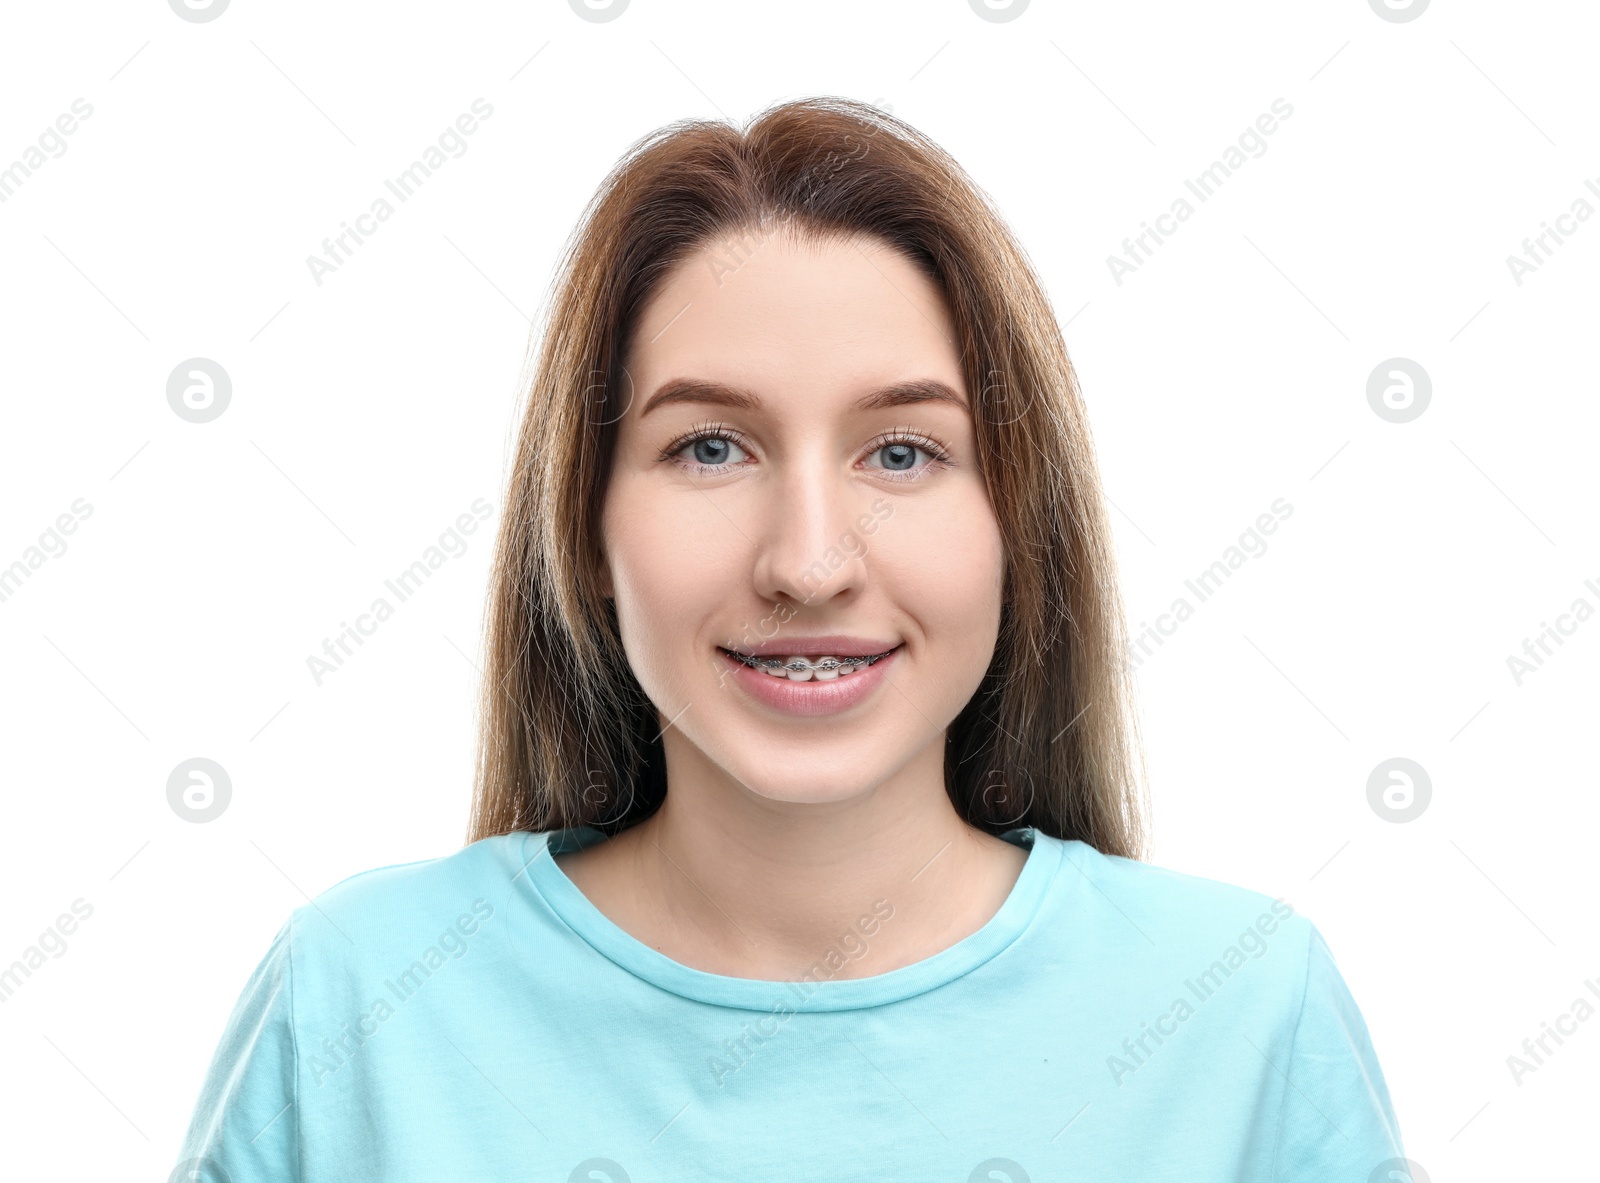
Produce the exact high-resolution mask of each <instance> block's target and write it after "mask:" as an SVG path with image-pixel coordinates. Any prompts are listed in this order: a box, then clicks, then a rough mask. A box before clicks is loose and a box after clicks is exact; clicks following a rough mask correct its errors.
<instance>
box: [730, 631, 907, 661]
mask: <svg viewBox="0 0 1600 1183" xmlns="http://www.w3.org/2000/svg"><path fill="white" fill-rule="evenodd" d="M898 644H899V642H898V641H870V640H867V639H865V638H862V637H846V636H841V635H839V634H837V633H835V634H833V635H830V636H825V637H779V638H777V639H775V640H771V641H767V642H765V643H763V644H760V645H755V646H752V647H750V648H744V647H736V646H732V645H728V646H724V648H726V649H727V650H728V652H730V653H742V654H744V655H745V656H746V657H795V656H802V657H803V656H805V655H806V654H816V655H817V656H818V657H872V656H874V655H876V654H879V653H887V652H888V651H889V650H890V649H893V648H894V647H895V646H896V645H898Z"/></svg>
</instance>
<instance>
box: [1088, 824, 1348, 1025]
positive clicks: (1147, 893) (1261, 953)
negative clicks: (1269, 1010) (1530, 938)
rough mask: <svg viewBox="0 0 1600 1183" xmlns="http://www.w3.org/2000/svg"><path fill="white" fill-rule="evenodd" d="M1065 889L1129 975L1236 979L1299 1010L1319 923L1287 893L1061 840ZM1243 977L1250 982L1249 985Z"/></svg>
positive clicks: (1094, 941) (1108, 954)
mask: <svg viewBox="0 0 1600 1183" xmlns="http://www.w3.org/2000/svg"><path fill="white" fill-rule="evenodd" d="M1060 845H1061V854H1062V862H1061V867H1060V870H1059V874H1060V876H1061V880H1060V882H1059V884H1058V891H1059V893H1060V895H1061V897H1062V898H1064V899H1066V900H1067V901H1069V908H1070V915H1071V917H1072V919H1071V920H1066V919H1065V918H1063V928H1064V929H1070V928H1072V927H1074V925H1076V926H1077V927H1078V928H1079V932H1078V936H1079V937H1080V938H1081V939H1083V940H1085V941H1087V942H1088V943H1089V944H1090V945H1091V946H1092V947H1094V948H1095V949H1096V950H1097V952H1098V953H1099V954H1100V955H1101V956H1103V957H1104V958H1105V959H1106V960H1107V961H1108V962H1111V963H1115V964H1119V965H1121V966H1122V967H1123V971H1122V972H1123V973H1125V974H1129V975H1138V976H1140V977H1143V978H1146V979H1149V978H1151V977H1154V978H1155V979H1157V980H1160V981H1162V982H1163V983H1170V984H1173V985H1176V984H1180V983H1185V982H1189V981H1194V982H1196V983H1198V984H1199V989H1200V991H1202V992H1203V991H1204V990H1206V989H1207V988H1208V987H1209V986H1214V985H1215V984H1218V983H1220V982H1222V981H1230V980H1233V979H1235V978H1236V977H1237V982H1236V983H1235V984H1234V985H1232V986H1230V988H1229V993H1234V992H1236V991H1238V992H1245V993H1250V994H1252V995H1256V997H1257V998H1258V1000H1260V999H1262V998H1263V997H1264V996H1271V997H1272V999H1273V1000H1274V1001H1275V1003H1276V1005H1277V1007H1278V1008H1281V1009H1288V1010H1291V1011H1293V1010H1297V1009H1298V1002H1299V1000H1300V998H1301V997H1302V996H1303V994H1304V990H1305V984H1306V972H1307V964H1308V959H1309V958H1310V957H1311V955H1312V953H1313V951H1314V949H1315V947H1317V946H1318V945H1319V943H1320V941H1321V937H1320V934H1319V933H1318V932H1317V929H1316V926H1315V924H1313V923H1312V921H1311V920H1310V919H1308V918H1307V917H1305V916H1302V915H1301V914H1300V913H1299V912H1298V911H1297V910H1296V909H1295V906H1294V903H1293V901H1291V900H1288V899H1286V898H1284V897H1282V896H1273V895H1269V894H1268V893H1266V892H1263V891H1258V890H1254V889H1252V888H1248V887H1244V886H1240V885H1238V884H1235V883H1230V882H1225V881H1222V880H1218V879H1209V878H1205V877H1203V876H1200V875H1192V874H1187V873H1185V872H1181V871H1175V870H1171V869H1169V868H1166V867H1162V866H1157V865H1153V864H1150V863H1144V862H1139V861H1137V860H1134V859H1129V858H1122V857H1120V856H1117V855H1109V854H1104V853H1102V852H1100V851H1098V850H1096V849H1095V848H1094V847H1092V846H1089V845H1087V844H1086V843H1083V842H1080V841H1064V842H1061V844H1060ZM1238 983H1248V984H1249V985H1248V988H1247V989H1246V990H1243V991H1241V990H1240V986H1239V985H1238Z"/></svg>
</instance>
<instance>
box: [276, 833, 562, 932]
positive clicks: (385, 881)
mask: <svg viewBox="0 0 1600 1183" xmlns="http://www.w3.org/2000/svg"><path fill="white" fill-rule="evenodd" d="M537 837H538V836H537V835H534V834H530V833H526V832H523V831H514V832H512V833H509V834H498V835H495V836H493V837H490V838H483V839H480V840H478V841H477V842H473V843H470V844H469V845H467V846H464V847H462V848H461V849H460V850H456V851H452V852H451V853H449V854H445V855H440V856H438V857H436V858H429V859H418V860H416V861H413V862H405V863H394V864H390V865H388V866H382V867H373V868H370V869H368V870H364V871H358V872H356V873H355V874H353V875H349V876H347V877H345V878H344V879H341V880H339V881H338V882H336V883H335V884H333V886H331V887H329V888H327V889H325V890H323V891H322V892H319V893H318V894H317V895H315V896H313V897H312V898H311V899H310V900H309V901H308V902H306V903H304V904H302V905H300V906H299V907H297V908H295V909H294V911H293V913H292V914H291V916H290V919H289V922H288V924H287V925H286V928H288V929H289V930H290V931H291V933H292V941H293V946H294V956H295V959H296V961H300V960H302V959H303V958H304V957H314V956H316V955H317V954H319V953H325V952H327V951H329V950H332V951H333V952H334V953H335V954H336V955H337V956H338V959H339V960H341V961H346V962H348V961H349V960H351V959H352V958H364V957H367V956H371V955H374V954H379V955H381V954H382V953H384V952H386V951H391V950H394V949H406V948H411V947H412V946H414V945H416V944H417V941H418V939H419V938H420V937H424V936H429V935H430V934H431V935H438V934H439V933H441V932H445V931H447V930H449V929H452V928H454V929H456V930H457V931H458V932H461V933H462V934H463V935H471V931H469V930H475V929H476V928H477V927H478V926H479V925H480V924H482V923H484V922H486V921H489V920H490V919H491V918H492V917H494V916H495V915H497V914H500V913H503V912H504V911H505V910H506V905H507V903H508V901H509V900H510V898H511V897H512V895H513V894H514V893H515V892H516V890H517V888H518V883H517V880H518V877H519V876H520V875H521V874H522V873H523V871H524V869H525V859H526V858H527V857H530V856H532V855H533V854H534V853H535V847H534V842H535V839H536V838H537Z"/></svg>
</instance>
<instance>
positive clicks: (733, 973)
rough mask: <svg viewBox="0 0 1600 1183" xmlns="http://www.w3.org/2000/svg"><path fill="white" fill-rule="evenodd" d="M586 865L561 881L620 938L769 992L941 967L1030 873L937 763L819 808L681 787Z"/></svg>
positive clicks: (570, 861) (935, 752) (570, 863)
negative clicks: (935, 959) (947, 784)
mask: <svg viewBox="0 0 1600 1183" xmlns="http://www.w3.org/2000/svg"><path fill="white" fill-rule="evenodd" d="M929 750H930V752H931V754H932V756H933V757H938V758H939V759H940V760H941V761H942V751H941V745H930V749H929ZM924 762H925V763H926V762H931V761H924ZM930 772H931V773H933V774H934V775H933V776H930V775H929V773H930ZM919 774H920V775H919ZM584 853H585V855H586V856H587V855H590V854H593V855H594V856H596V857H593V858H588V859H587V864H588V865H581V864H580V860H577V859H574V858H573V856H571V855H567V856H561V858H562V861H563V865H564V866H565V867H566V868H567V869H568V870H569V871H570V872H579V871H581V874H579V873H574V874H572V878H573V879H574V881H575V882H576V883H577V884H578V886H579V887H580V889H582V890H584V891H585V894H586V895H588V896H589V898H590V899H591V901H592V902H594V903H595V904H596V906H597V907H599V908H600V910H601V911H602V912H604V913H606V914H607V915H608V916H610V917H611V919H612V920H614V921H615V922H616V923H617V924H618V925H619V926H620V927H622V928H623V929H624V930H625V931H628V932H629V933H631V934H632V935H634V936H635V937H637V938H638V939H639V940H641V941H644V942H645V943H647V944H649V945H651V946H652V947H654V948H656V949H657V950H658V951H659V952H662V953H664V954H665V955H667V956H669V957H671V958H673V959H674V960H676V961H679V962H681V963H683V964H686V965H689V966H691V967H693V968H696V969H701V970H705V971H707V972H710V973H718V974H723V975H726V976H730V977H746V978H765V979H771V980H793V979H796V978H798V977H800V976H801V975H802V974H804V973H806V972H807V971H808V970H810V969H811V968H812V967H813V966H814V965H815V964H816V963H818V962H823V963H824V965H825V967H826V968H831V972H830V973H829V974H828V976H830V977H834V978H856V977H866V976H870V975H874V974H879V973H886V972H888V971H890V970H892V969H896V968H899V967H901V966H904V965H909V964H912V963H913V962H916V961H920V960H923V959H925V958H927V957H931V956H933V955H934V954H935V953H938V952H940V951H942V950H944V949H946V948H948V947H950V946H951V945H953V944H955V943H956V942H958V941H960V940H961V939H962V938H964V937H966V936H968V935H970V934H971V933H973V932H976V931H977V930H978V929H979V928H981V927H982V926H983V924H984V923H986V922H987V921H988V919H989V918H990V917H992V916H993V915H994V913H995V912H996V911H997V910H998V909H999V907H1000V905H1001V904H1002V903H1004V902H1005V899H1006V897H1007V895H1009V893H1010V891H1011V888H1012V887H1013V885H1014V884H1015V882H1016V878H1017V875H1018V874H1019V873H1020V871H1021V867H1022V863H1023V861H1024V860H1025V858H1026V854H1025V852H1024V851H1022V850H1020V849H1019V848H1017V847H1015V846H1013V845H1012V844H1010V843H1007V842H1004V841H1002V840H1000V839H998V838H995V837H992V836H990V835H988V834H985V833H983V832H981V831H979V830H977V829H975V828H973V827H972V826H970V825H968V824H967V823H966V822H964V821H963V820H962V819H961V818H960V817H959V816H958V815H957V814H956V812H955V810H954V808H953V807H952V806H951V803H950V799H949V797H948V795H947V794H946V792H945V790H944V780H943V768H942V763H941V764H940V765H939V766H936V767H934V768H932V769H928V768H921V769H919V768H915V767H912V766H908V767H907V768H904V769H902V770H901V775H899V776H897V777H896V778H894V781H893V783H886V784H884V785H881V786H879V787H878V788H877V789H876V790H874V791H872V792H869V793H865V794H862V795H859V796H857V797H854V798H851V799H849V800H843V801H834V802H820V803H819V802H805V803H798V802H782V801H773V800H771V799H769V798H764V797H759V796H756V795H754V794H750V793H745V792H730V791H727V789H726V787H719V788H718V789H716V790H715V791H712V790H710V789H707V788H706V787H705V786H704V785H703V784H699V785H696V784H687V785H686V784H684V783H683V781H682V780H676V781H674V788H673V789H672V791H671V792H670V793H669V794H668V796H667V799H666V801H665V802H664V803H663V805H662V806H661V808H660V809H659V810H658V811H657V812H656V813H655V814H653V815H652V816H651V817H650V818H648V819H647V820H645V821H644V822H641V823H639V824H638V825H635V826H632V827H630V828H629V829H627V830H625V831H623V832H622V833H620V834H618V835H617V836H616V837H615V838H613V839H610V840H609V841H607V842H604V843H602V844H600V846H598V847H595V848H594V849H593V851H592V852H584Z"/></svg>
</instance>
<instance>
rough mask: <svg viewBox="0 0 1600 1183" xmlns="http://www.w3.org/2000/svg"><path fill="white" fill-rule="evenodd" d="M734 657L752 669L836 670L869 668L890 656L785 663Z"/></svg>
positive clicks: (740, 656)
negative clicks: (845, 666)
mask: <svg viewBox="0 0 1600 1183" xmlns="http://www.w3.org/2000/svg"><path fill="white" fill-rule="evenodd" d="M732 656H733V657H735V658H736V659H738V660H739V661H742V662H744V664H745V665H747V666H750V667H751V668H752V669H760V668H765V669H769V670H776V669H785V670H836V669H838V668H839V667H840V666H841V665H848V666H853V667H856V668H860V667H863V666H869V665H871V664H872V663H873V662H875V661H878V660H880V659H882V658H884V657H887V656H888V654H887V653H876V654H874V655H872V656H871V657H824V658H823V659H822V660H821V661H817V662H813V661H809V660H807V659H806V658H804V657H796V658H793V659H792V660H790V661H784V660H783V659H782V658H781V657H749V656H746V655H745V654H743V653H734V654H732Z"/></svg>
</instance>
